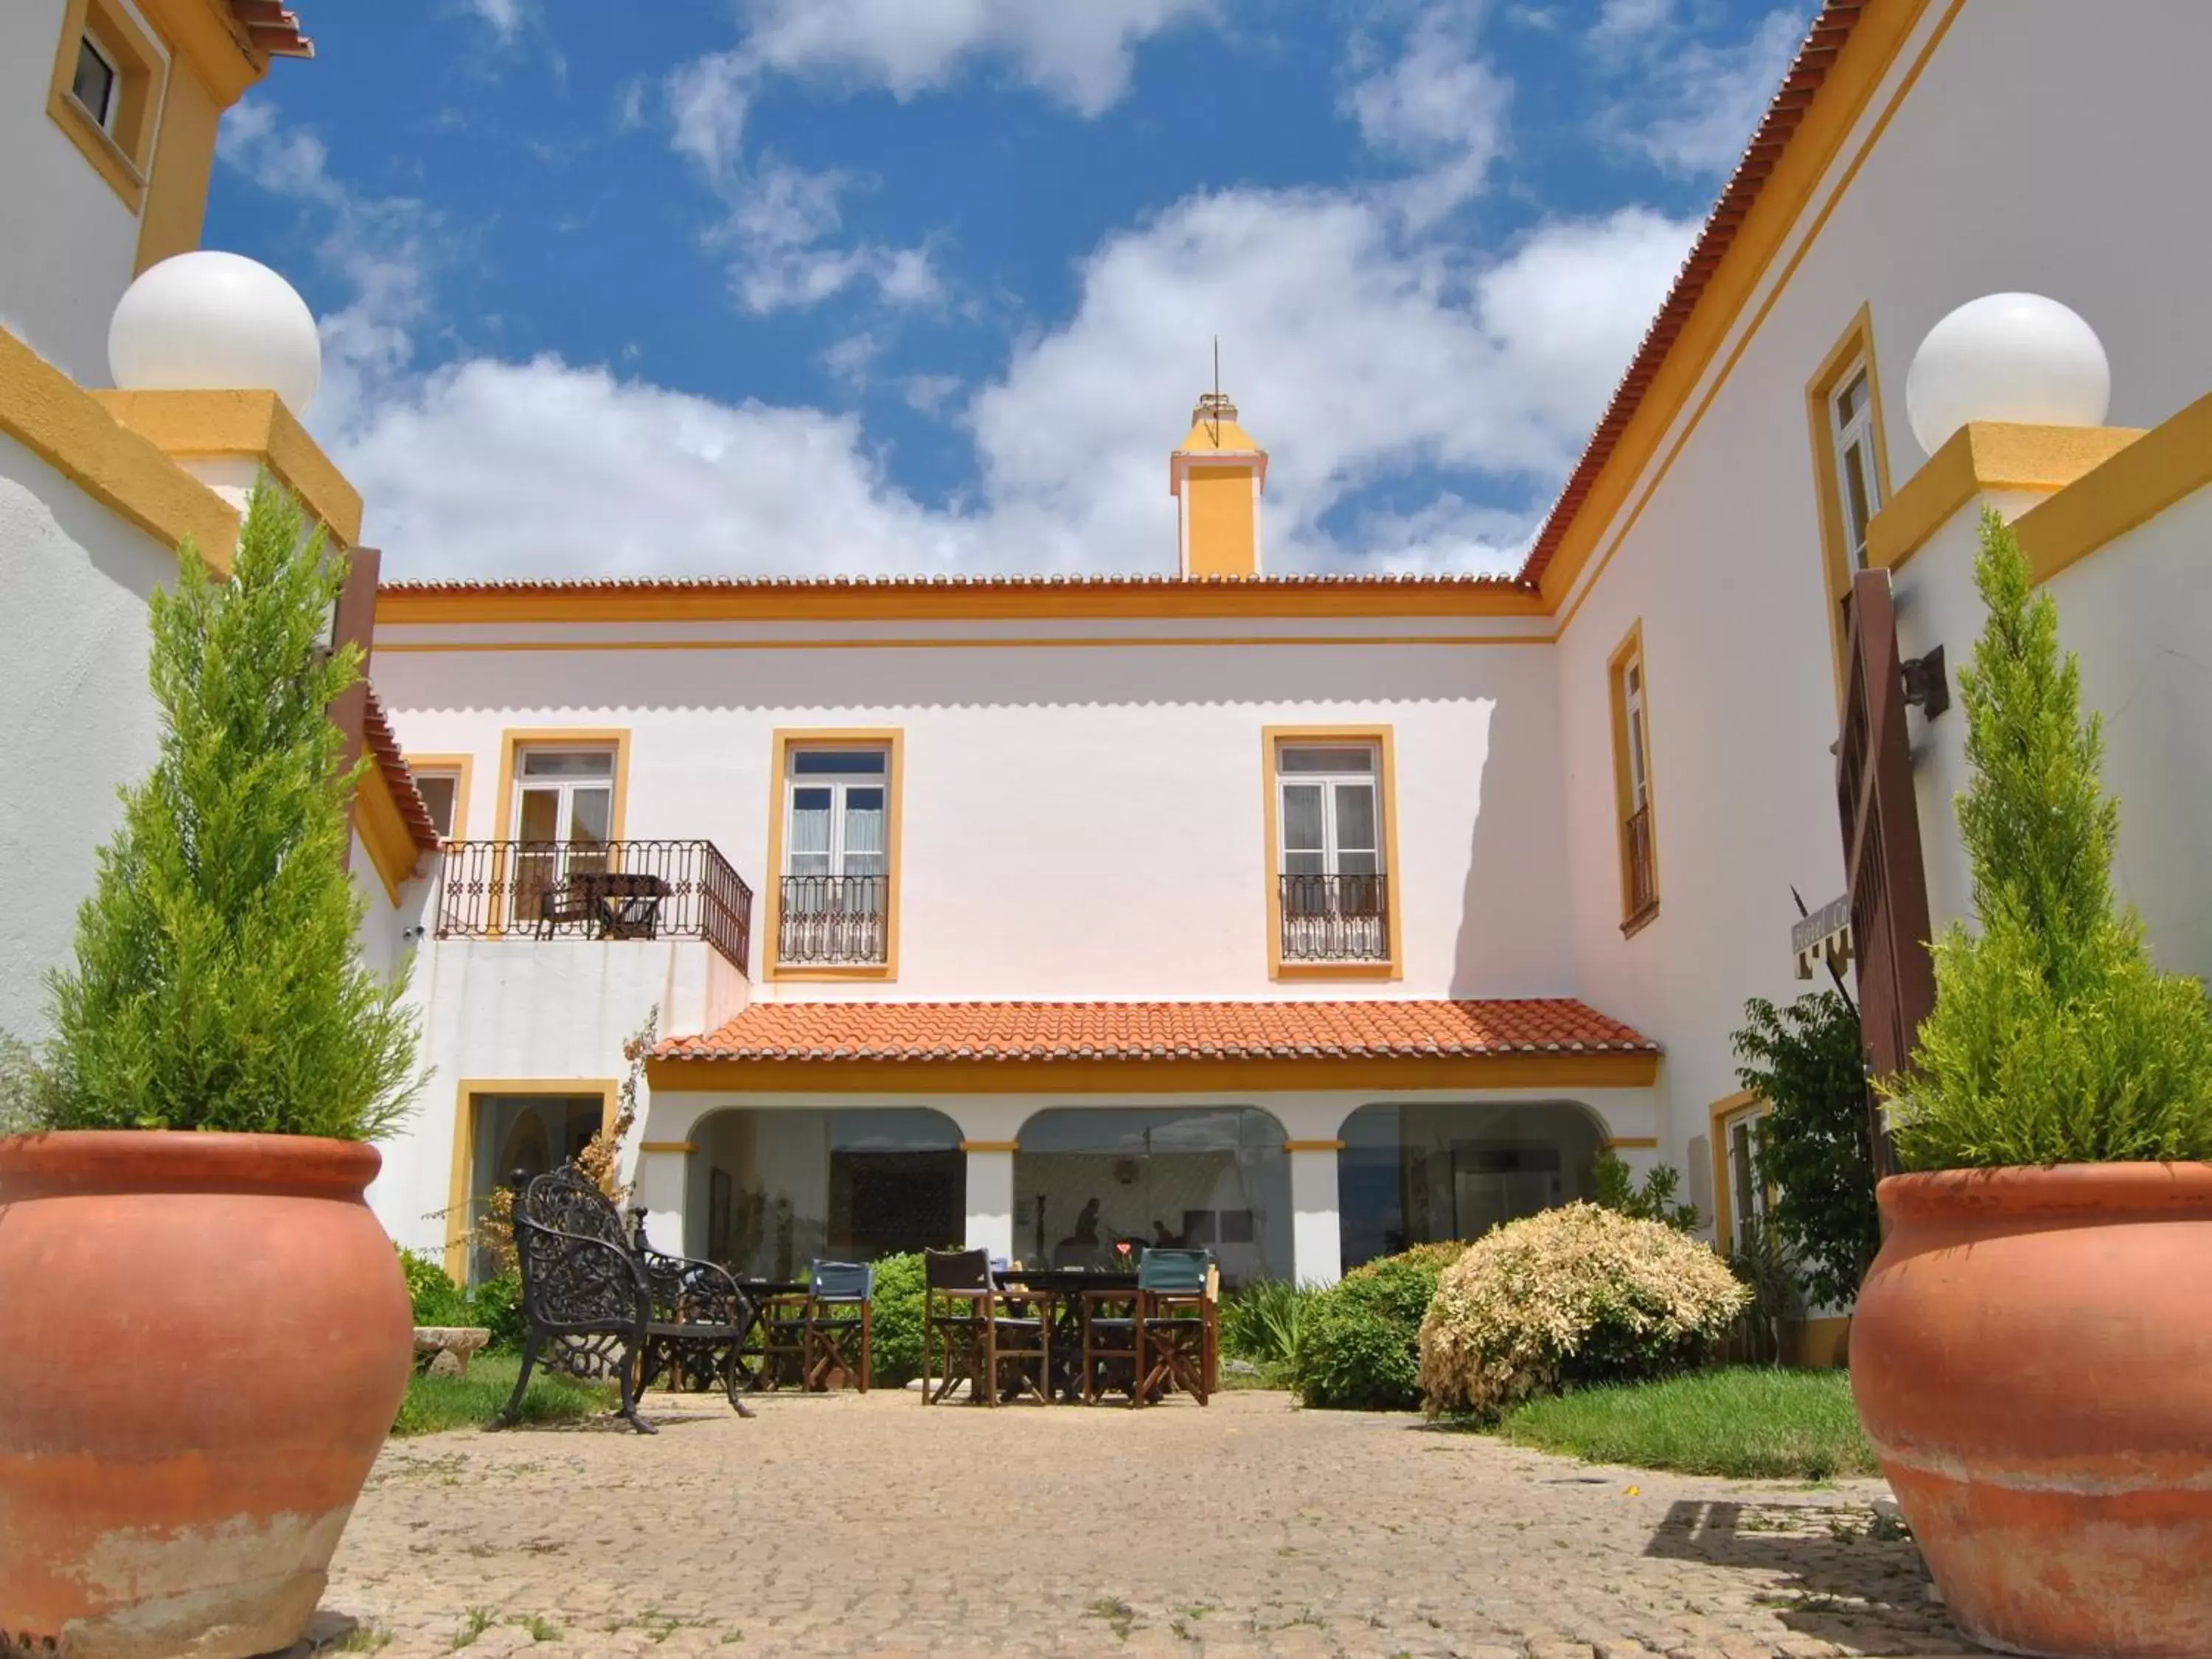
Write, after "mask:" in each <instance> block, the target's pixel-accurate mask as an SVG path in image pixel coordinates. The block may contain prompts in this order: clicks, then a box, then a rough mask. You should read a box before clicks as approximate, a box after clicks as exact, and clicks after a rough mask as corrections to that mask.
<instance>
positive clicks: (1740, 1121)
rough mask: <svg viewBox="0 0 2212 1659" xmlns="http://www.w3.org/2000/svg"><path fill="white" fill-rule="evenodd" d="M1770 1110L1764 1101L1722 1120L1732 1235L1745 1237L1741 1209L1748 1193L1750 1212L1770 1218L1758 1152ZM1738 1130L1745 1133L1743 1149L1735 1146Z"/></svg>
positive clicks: (1743, 1217)
mask: <svg viewBox="0 0 2212 1659" xmlns="http://www.w3.org/2000/svg"><path fill="white" fill-rule="evenodd" d="M1769 1110H1770V1108H1768V1107H1767V1106H1765V1105H1764V1104H1761V1105H1756V1106H1746V1107H1744V1108H1742V1109H1740V1110H1737V1111H1734V1112H1730V1113H1729V1115H1727V1116H1726V1117H1724V1118H1723V1119H1722V1120H1721V1146H1722V1148H1723V1152H1724V1155H1725V1163H1726V1168H1727V1173H1728V1183H1729V1190H1728V1200H1729V1235H1730V1237H1732V1238H1741V1237H1743V1224H1744V1222H1745V1220H1746V1219H1747V1218H1746V1217H1745V1216H1744V1215H1743V1214H1742V1213H1741V1208H1742V1200H1743V1198H1744V1195H1745V1194H1749V1195H1750V1198H1751V1215H1752V1216H1753V1217H1755V1218H1758V1219H1759V1220H1760V1221H1764V1220H1765V1219H1766V1217H1767V1213H1768V1203H1767V1198H1768V1194H1767V1190H1766V1183H1765V1182H1763V1181H1761V1180H1760V1179H1759V1162H1758V1154H1759V1119H1761V1118H1763V1117H1765V1115H1767V1113H1768V1111H1769ZM1738 1130H1741V1131H1743V1133H1744V1145H1743V1146H1742V1148H1741V1151H1739V1149H1738V1147H1737V1146H1736V1132H1737V1131H1738ZM1746 1159H1748V1160H1749V1164H1748V1167H1747V1166H1746V1164H1745V1161H1744V1160H1746Z"/></svg>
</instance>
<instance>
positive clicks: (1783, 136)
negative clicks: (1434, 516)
mask: <svg viewBox="0 0 2212 1659" xmlns="http://www.w3.org/2000/svg"><path fill="white" fill-rule="evenodd" d="M1868 3H1869V0H1827V3H1826V4H1825V5H1823V6H1822V7H1821V8H1820V15H1818V16H1817V17H1815V18H1814V20H1813V26H1812V27H1811V28H1810V29H1808V31H1807V32H1806V35H1805V40H1804V44H1803V45H1802V46H1799V47H1798V48H1797V56H1796V58H1795V59H1794V60H1792V62H1791V64H1790V71H1789V73H1788V74H1786V75H1784V76H1783V77H1782V86H1781V88H1780V89H1779V90H1778V91H1777V92H1776V93H1775V94H1774V98H1773V101H1772V102H1771V103H1769V104H1768V105H1767V106H1766V113H1765V116H1764V117H1763V118H1761V119H1760V121H1759V130H1758V131H1756V132H1754V133H1753V134H1752V137H1751V142H1750V143H1748V144H1747V145H1746V146H1745V147H1744V152H1743V155H1742V157H1741V160H1739V161H1737V162H1736V164H1735V172H1734V173H1731V174H1729V181H1728V183H1727V185H1725V186H1724V187H1723V189H1722V191H1721V196H1720V200H1719V201H1717V202H1716V203H1715V204H1713V210H1712V211H1711V213H1710V214H1708V215H1707V216H1706V217H1705V228H1704V229H1703V230H1701V231H1700V232H1699V233H1698V240H1697V241H1696V242H1695V243H1694V244H1692V246H1691V248H1690V253H1689V257H1688V258H1686V259H1685V260H1684V261H1683V262H1682V269H1681V270H1680V273H1678V274H1677V275H1676V276H1675V278H1674V288H1673V289H1672V290H1671V291H1670V292H1669V293H1668V295H1667V299H1666V302H1665V303H1664V304H1662V306H1661V307H1659V314H1658V316H1657V317H1656V318H1655V319H1653V320H1652V324H1651V326H1650V329H1649V330H1648V331H1646V332H1645V334H1644V342H1643V343H1642V344H1641V345H1639V346H1638V347H1637V349H1636V356H1635V357H1634V358H1633V359H1632V360H1631V361H1630V362H1629V365H1628V372H1627V373H1626V374H1623V375H1622V376H1621V377H1620V386H1619V387H1618V388H1617V389H1616V390H1615V391H1614V392H1613V401H1612V402H1611V403H1610V404H1607V406H1606V411H1605V415H1604V416H1603V418H1602V419H1601V420H1600V421H1599V422H1598V423H1597V430H1596V431H1595V433H1593V434H1592V435H1591V436H1590V441H1589V446H1588V447H1586V448H1584V449H1583V454H1582V459H1580V460H1579V461H1577V463H1576V464H1575V470H1574V471H1572V472H1571V473H1570V474H1569V475H1568V477H1567V483H1566V487H1565V489H1562V490H1560V492H1559V500H1558V501H1556V502H1554V503H1553V507H1552V511H1551V513H1550V514H1549V516H1547V518H1546V519H1545V520H1544V524H1543V527H1542V528H1541V530H1539V531H1538V532H1536V539H1535V541H1534V543H1533V544H1530V547H1529V550H1528V561H1527V562H1526V563H1524V564H1523V565H1522V567H1521V580H1522V581H1524V582H1534V581H1537V580H1541V578H1542V576H1543V574H1544V571H1545V568H1546V567H1547V566H1548V565H1549V564H1550V563H1551V562H1552V556H1553V554H1554V553H1556V552H1558V551H1559V544H1560V543H1561V542H1562V541H1564V540H1565V538H1566V534H1567V527H1568V526H1570V525H1571V524H1573V523H1574V521H1575V515H1576V514H1577V513H1579V512H1580V511H1581V510H1582V505H1583V501H1585V500H1586V499H1587V498H1588V497H1589V493H1590V491H1591V489H1593V488H1595V485H1596V483H1597V480H1598V475H1599V474H1600V473H1601V472H1603V471H1605V464H1606V463H1607V461H1608V460H1610V459H1612V458H1613V450H1614V448H1615V447H1617V446H1618V445H1619V444H1620V439H1621V435H1622V434H1624V433H1625V432H1626V431H1627V429H1628V423H1629V422H1631V421H1632V420H1634V419H1635V418H1636V411H1637V409H1638V406H1639V405H1641V404H1642V403H1643V401H1644V392H1645V391H1646V390H1647V389H1648V388H1649V387H1650V384H1651V380H1652V377H1653V376H1654V375H1656V374H1658V372H1659V365H1660V364H1661V363H1662V362H1665V361H1666V357H1667V354H1668V352H1669V351H1670V350H1672V349H1674V341H1675V338H1676V337H1677V336H1679V335H1680V333H1681V331H1682V328H1683V325H1685V324H1686V323H1687V322H1688V321H1689V320H1690V313H1692V312H1693V311H1695V310H1696V309H1697V308H1698V301H1699V298H1701V297H1702V296H1703V295H1704V294H1705V287H1706V284H1707V283H1710V282H1711V280H1712V276H1713V273H1714V272H1715V271H1716V270H1719V269H1720V264H1721V260H1722V258H1723V256H1725V255H1726V254H1727V252H1728V251H1729V245H1730V244H1731V243H1733V242H1734V241H1735V234H1736V231H1737V229H1738V228H1740V227H1741V225H1742V223H1743V222H1744V220H1745V218H1746V217H1747V216H1748V215H1749V214H1750V212H1751V206H1752V204H1753V202H1755V201H1757V200H1758V199H1759V191H1760V189H1761V188H1762V187H1763V186H1764V185H1765V183H1766V179H1767V175H1768V174H1770V173H1772V172H1773V171H1774V166H1775V163H1776V161H1778V160H1779V159H1780V157H1781V155H1782V152H1783V150H1784V149H1786V148H1787V147H1788V145H1789V143H1790V137H1791V135H1793V134H1794V133H1795V132H1796V131H1797V128H1798V125H1799V124H1800V123H1802V121H1803V120H1804V118H1805V112H1806V111H1807V110H1808V109H1810V108H1811V107H1812V106H1813V99H1814V94H1817V93H1818V92H1819V91H1820V83H1821V82H1823V81H1825V80H1826V79H1827V76H1828V70H1829V68H1830V67H1831V66H1832V64H1834V63H1835V61H1836V56H1837V54H1838V52H1841V51H1842V50H1843V47H1844V41H1846V40H1849V39H1850V33H1851V30H1852V28H1853V27H1856V26H1857V22H1858V21H1859V15H1860V13H1861V12H1862V11H1863V9H1865V7H1866V6H1867V5H1868Z"/></svg>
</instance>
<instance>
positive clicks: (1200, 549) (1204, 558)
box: [1168, 392, 1267, 577]
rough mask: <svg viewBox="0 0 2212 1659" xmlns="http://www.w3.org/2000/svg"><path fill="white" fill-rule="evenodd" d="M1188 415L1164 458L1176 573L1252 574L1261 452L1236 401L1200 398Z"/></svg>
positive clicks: (1263, 477)
mask: <svg viewBox="0 0 2212 1659" xmlns="http://www.w3.org/2000/svg"><path fill="white" fill-rule="evenodd" d="M1190 418H1191V428H1190V435H1189V436H1188V437H1186V438H1185V439H1184V440H1183V441H1182V448H1180V449H1178V450H1176V452H1175V453H1174V454H1172V455H1170V457H1169V458H1168V494H1170V495H1173V496H1174V497H1175V498H1176V547H1177V549H1178V551H1179V555H1180V568H1181V570H1182V574H1184V575H1185V576H1217V577H1252V576H1257V575H1258V574H1260V569H1261V566H1260V553H1261V539H1260V498H1261V494H1262V492H1263V491H1264V490H1265V489H1266V488H1267V451H1266V450H1264V449H1262V448H1261V447H1260V446H1259V445H1257V444H1255V443H1254V442H1253V441H1252V439H1251V435H1249V433H1247V432H1246V431H1245V430H1244V428H1243V427H1241V426H1239V425H1237V405H1236V404H1232V403H1231V402H1230V401H1229V399H1228V398H1226V397H1225V396H1224V395H1223V394H1222V393H1221V392H1206V393H1205V394H1204V395H1203V396H1201V397H1200V398H1199V400H1198V407H1197V408H1196V409H1194V410H1192V411H1191V417H1190Z"/></svg>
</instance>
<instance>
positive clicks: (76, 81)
mask: <svg viewBox="0 0 2212 1659" xmlns="http://www.w3.org/2000/svg"><path fill="white" fill-rule="evenodd" d="M70 93H71V94H73V95H74V96H75V97H76V100H77V102H78V103H80V104H82V105H83V106H85V108H86V109H87V110H88V112H90V113H91V115H92V118H93V119H94V120H95V121H97V122H99V123H100V125H101V126H103V127H105V126H106V125H109V123H110V122H111V120H112V118H113V116H114V113H115V112H114V109H113V107H112V104H113V101H114V98H115V67H114V65H113V64H110V63H109V62H108V61H107V59H106V58H103V57H101V56H100V49H99V48H98V47H97V46H94V45H93V44H92V40H91V37H89V36H87V37H86V38H85V39H83V40H79V41H78V42H77V46H76V76H75V77H74V78H73V79H72V80H71V81H70Z"/></svg>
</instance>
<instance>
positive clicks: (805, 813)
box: [791, 787, 832, 874]
mask: <svg viewBox="0 0 2212 1659" xmlns="http://www.w3.org/2000/svg"><path fill="white" fill-rule="evenodd" d="M831 799H832V795H831V793H830V791H829V790H827V789H823V788H819V787H817V788H811V789H794V790H793V791H792V792H791V867H792V870H793V872H794V873H799V874H805V873H811V865H803V864H801V862H800V860H802V859H806V860H812V859H815V858H817V857H818V858H819V859H820V860H822V866H821V867H822V868H823V870H827V869H828V868H829V803H830V801H831Z"/></svg>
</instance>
